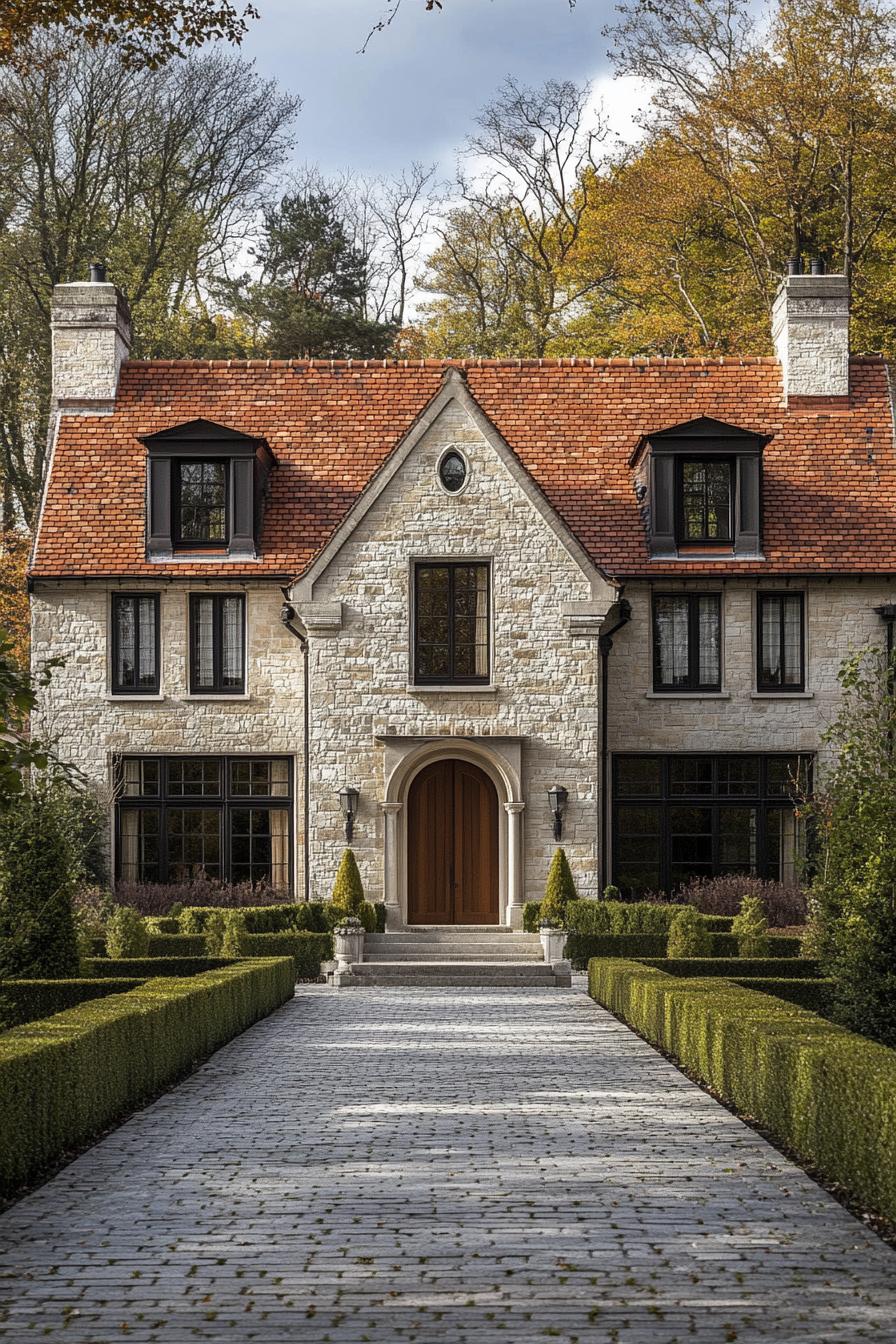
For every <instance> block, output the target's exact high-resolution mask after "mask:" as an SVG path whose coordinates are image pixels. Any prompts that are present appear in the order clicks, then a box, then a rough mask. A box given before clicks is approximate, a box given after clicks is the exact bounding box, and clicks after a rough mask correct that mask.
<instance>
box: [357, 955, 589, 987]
mask: <svg viewBox="0 0 896 1344" xmlns="http://www.w3.org/2000/svg"><path fill="white" fill-rule="evenodd" d="M350 985H354V986H355V987H359V988H364V987H365V986H372V985H382V986H391V987H394V988H402V987H408V988H410V987H416V988H427V987H432V988H443V987H449V986H455V987H461V988H462V987H468V988H477V987H487V986H488V987H492V986H503V987H505V988H511V989H514V988H515V989H524V988H538V987H543V988H551V987H559V986H564V987H565V986H568V985H569V976H568V974H567V975H563V974H560V975H557V974H556V973H555V972H554V969H553V967H552V966H546V965H544V963H542V964H541V965H538V964H537V963H535V964H531V965H525V964H522V965H521V964H519V963H517V964H516V965H514V964H512V963H507V962H493V961H479V962H457V961H455V962H450V961H442V962H388V961H379V962H370V961H365V962H360V963H358V964H356V965H354V966H352V968H351V975H350V977H348V979H347V980H345V981H343V986H344V987H346V988H347V987H349V986H350Z"/></svg>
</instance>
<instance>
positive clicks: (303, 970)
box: [242, 932, 333, 980]
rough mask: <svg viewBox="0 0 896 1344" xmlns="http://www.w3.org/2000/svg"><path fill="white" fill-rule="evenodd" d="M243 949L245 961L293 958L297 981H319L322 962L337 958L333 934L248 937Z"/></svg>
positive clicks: (267, 934) (277, 934) (245, 936)
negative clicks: (246, 959) (252, 958)
mask: <svg viewBox="0 0 896 1344" xmlns="http://www.w3.org/2000/svg"><path fill="white" fill-rule="evenodd" d="M242 947H243V956H245V957H292V958H293V961H294V963H295V977H296V980H317V979H318V978H319V976H320V964H321V962H322V961H331V960H332V957H333V938H332V935H331V934H329V933H298V932H293V933H246V934H244V935H243V938H242Z"/></svg>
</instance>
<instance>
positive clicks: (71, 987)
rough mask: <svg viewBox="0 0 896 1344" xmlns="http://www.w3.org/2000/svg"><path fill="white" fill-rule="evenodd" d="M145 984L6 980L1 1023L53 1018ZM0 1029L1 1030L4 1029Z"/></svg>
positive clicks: (1, 996) (0, 1006) (8, 1024)
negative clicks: (85, 1004) (67, 1010)
mask: <svg viewBox="0 0 896 1344" xmlns="http://www.w3.org/2000/svg"><path fill="white" fill-rule="evenodd" d="M141 983H142V981H141V980H140V979H136V978H132V979H129V980H124V979H116V980H84V979H81V980H4V982H3V983H2V985H0V1023H2V1024H5V1026H6V1027H11V1026H20V1025H21V1024H22V1023H23V1022H36V1021H38V1020H39V1019H40V1018H42V1017H52V1016H53V1014H54V1013H63V1012H65V1011H66V1009H68V1008H76V1007H77V1005H78V1004H79V1003H86V1002H87V1001H88V1000H90V999H103V998H105V997H106V995H107V994H126V993H127V991H128V990H130V989H136V988H137V986H138V985H140V984H141ZM3 1029H4V1028H3V1026H0V1030H3Z"/></svg>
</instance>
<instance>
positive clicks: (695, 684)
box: [688, 593, 700, 691]
mask: <svg viewBox="0 0 896 1344" xmlns="http://www.w3.org/2000/svg"><path fill="white" fill-rule="evenodd" d="M699 643H700V599H699V598H698V597H695V596H694V594H693V593H689V594H688V689H689V690H692V691H696V690H697V689H698V688H699V685H700V648H699Z"/></svg>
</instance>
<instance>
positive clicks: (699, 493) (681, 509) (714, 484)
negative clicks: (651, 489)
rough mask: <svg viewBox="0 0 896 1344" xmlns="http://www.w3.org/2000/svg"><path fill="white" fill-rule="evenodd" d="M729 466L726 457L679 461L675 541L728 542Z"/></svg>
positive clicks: (709, 544) (730, 520)
mask: <svg viewBox="0 0 896 1344" xmlns="http://www.w3.org/2000/svg"><path fill="white" fill-rule="evenodd" d="M733 466H734V464H733V463H732V462H731V461H730V460H729V459H727V458H718V457H709V458H696V459H690V458H683V459H681V460H680V461H679V463H678V468H679V477H678V540H679V543H681V544H683V545H687V544H689V543H698V544H700V545H703V546H713V545H726V546H727V545H730V543H731V537H732V526H731V522H732V507H731V506H732V502H733V497H734V492H733V489H732V480H733V474H734V473H733Z"/></svg>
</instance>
